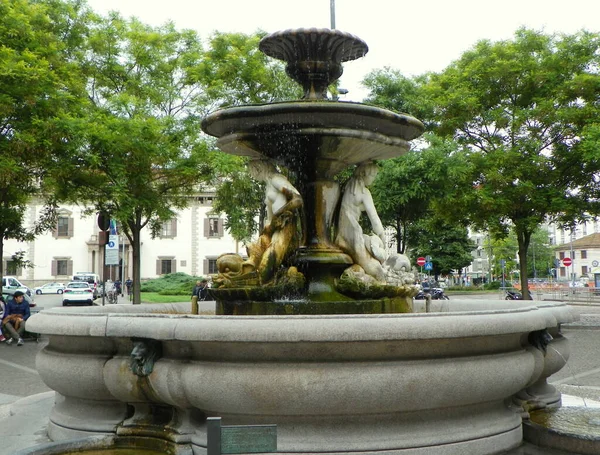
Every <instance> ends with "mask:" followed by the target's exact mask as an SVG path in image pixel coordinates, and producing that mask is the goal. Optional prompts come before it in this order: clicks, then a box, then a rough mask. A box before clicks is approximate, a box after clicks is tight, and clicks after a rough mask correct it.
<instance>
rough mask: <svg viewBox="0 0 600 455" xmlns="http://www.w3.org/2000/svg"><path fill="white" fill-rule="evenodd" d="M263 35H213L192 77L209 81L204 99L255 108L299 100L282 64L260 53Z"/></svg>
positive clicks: (296, 89)
mask: <svg viewBox="0 0 600 455" xmlns="http://www.w3.org/2000/svg"><path fill="white" fill-rule="evenodd" d="M265 35H266V34H265V33H264V32H262V31H258V32H256V33H254V34H252V35H247V34H243V33H220V32H215V33H214V34H213V35H212V36H211V38H210V41H209V48H208V50H207V51H206V53H205V54H204V57H203V59H202V62H201V63H200V64H199V65H198V66H197V67H196V68H195V70H193V73H194V74H195V75H196V76H197V77H198V78H199V79H202V80H207V81H210V85H209V86H208V87H207V95H208V96H209V97H210V99H211V100H214V101H215V102H216V103H218V104H219V105H221V106H232V105H240V104H257V103H268V102H274V101H283V100H286V99H297V98H299V97H300V96H301V94H302V91H301V89H300V86H299V85H297V84H296V83H294V82H293V81H292V80H291V79H290V78H289V77H287V76H286V74H285V70H284V66H283V63H282V62H280V61H279V60H274V59H271V58H269V57H267V56H266V55H265V54H263V53H262V52H260V51H259V49H258V43H259V42H260V40H261V38H262V37H263V36H265Z"/></svg>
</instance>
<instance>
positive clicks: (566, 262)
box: [563, 258, 573, 267]
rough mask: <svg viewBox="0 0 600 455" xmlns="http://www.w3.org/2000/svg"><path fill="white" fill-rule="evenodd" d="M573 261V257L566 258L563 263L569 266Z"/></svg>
mask: <svg viewBox="0 0 600 455" xmlns="http://www.w3.org/2000/svg"><path fill="white" fill-rule="evenodd" d="M572 263H573V261H572V260H571V258H564V259H563V265H564V266H565V267H569V266H570V265H571V264H572Z"/></svg>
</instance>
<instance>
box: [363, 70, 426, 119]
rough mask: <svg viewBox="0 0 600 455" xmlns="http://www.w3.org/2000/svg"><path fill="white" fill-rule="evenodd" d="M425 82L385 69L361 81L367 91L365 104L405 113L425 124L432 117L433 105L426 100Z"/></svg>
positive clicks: (419, 78)
mask: <svg viewBox="0 0 600 455" xmlns="http://www.w3.org/2000/svg"><path fill="white" fill-rule="evenodd" d="M425 81H426V78H425V77H417V78H408V77H406V76H403V75H402V73H400V72H399V71H397V70H393V69H391V68H387V67H386V68H384V69H383V70H374V71H372V72H370V73H369V74H368V75H367V76H366V77H365V78H364V79H363V81H362V83H363V85H364V86H365V87H367V88H368V89H369V95H368V96H367V98H366V99H365V103H369V104H375V105H377V106H380V107H383V108H385V109H389V110H391V111H395V112H401V113H406V114H409V115H412V116H413V117H416V118H418V119H419V120H421V121H423V120H424V121H425V122H427V121H429V120H430V119H431V118H432V116H433V105H432V104H431V102H430V101H428V99H427V98H426V95H427V94H426V92H425V91H424V89H423V84H424V82H425ZM426 125H427V123H426Z"/></svg>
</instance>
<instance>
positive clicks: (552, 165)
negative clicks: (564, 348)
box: [426, 29, 600, 298]
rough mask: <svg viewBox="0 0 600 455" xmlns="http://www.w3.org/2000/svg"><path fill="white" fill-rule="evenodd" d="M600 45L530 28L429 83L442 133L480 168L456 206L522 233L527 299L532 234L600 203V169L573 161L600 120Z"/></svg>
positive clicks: (484, 44)
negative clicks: (597, 193) (598, 191)
mask: <svg viewBox="0 0 600 455" xmlns="http://www.w3.org/2000/svg"><path fill="white" fill-rule="evenodd" d="M599 41H600V40H599V36H598V35H597V34H591V33H586V32H580V33H578V34H576V35H572V36H556V35H545V34H543V33H538V32H534V31H531V30H526V29H521V30H519V31H517V33H516V35H515V38H514V40H512V41H500V42H490V41H481V42H479V43H477V45H476V46H475V47H474V48H473V49H471V50H469V51H467V52H465V53H464V54H463V56H462V57H461V58H460V59H459V60H457V61H456V62H454V63H453V64H452V65H450V66H449V67H448V68H447V69H446V70H444V71H443V72H442V73H440V74H436V75H430V78H429V79H428V81H427V85H426V92H427V99H428V100H431V101H433V105H434V106H435V111H434V116H433V119H432V120H433V122H432V123H434V124H435V125H436V132H437V133H438V134H440V135H443V136H447V137H453V138H454V139H455V140H456V141H457V142H458V143H459V144H461V145H464V146H465V147H467V150H468V155H467V156H468V159H469V161H470V162H471V163H472V164H473V166H472V169H473V173H472V175H471V177H470V178H471V183H472V188H473V191H470V192H469V193H464V192H463V191H462V190H461V192H460V193H455V194H453V197H454V199H455V202H454V206H455V207H456V206H457V205H462V206H463V214H464V216H465V217H469V219H470V220H471V221H472V222H473V223H474V224H475V225H476V226H477V227H486V228H488V229H489V230H490V231H491V232H492V233H494V235H505V234H506V233H507V232H508V231H509V230H510V229H513V230H514V232H515V234H516V237H517V241H518V253H519V263H520V269H521V284H522V287H523V289H524V292H525V298H527V267H528V266H527V263H528V261H527V256H528V249H529V245H530V242H531V236H532V233H533V232H534V231H535V230H536V229H537V227H538V226H539V225H540V224H541V223H542V222H544V221H546V220H547V219H548V218H549V219H556V218H562V219H563V220H568V219H570V220H571V221H574V220H576V219H579V218H581V217H582V216H583V213H584V211H585V210H588V209H593V206H592V205H591V204H589V200H587V197H586V196H587V194H589V193H587V194H586V188H589V186H590V182H591V181H595V182H597V172H598V168H595V169H594V166H593V165H592V166H589V167H586V166H581V165H579V164H578V165H573V164H575V163H574V161H580V160H581V159H583V158H584V155H585V153H584V151H583V147H581V148H580V147H578V144H579V143H580V142H581V141H582V138H583V136H582V132H583V127H584V126H585V125H586V124H587V123H588V122H589V118H590V116H593V118H598V115H597V114H598V113H597V101H596V98H594V97H593V95H592V92H593V90H592V89H591V87H598V84H600V75H599V74H598V71H597V67H598V61H597V60H598V44H599ZM596 93H597V92H596ZM577 152H580V153H578V154H577V157H575V158H574V157H573V156H571V153H577ZM596 164H597V163H596ZM465 196H466V197H465Z"/></svg>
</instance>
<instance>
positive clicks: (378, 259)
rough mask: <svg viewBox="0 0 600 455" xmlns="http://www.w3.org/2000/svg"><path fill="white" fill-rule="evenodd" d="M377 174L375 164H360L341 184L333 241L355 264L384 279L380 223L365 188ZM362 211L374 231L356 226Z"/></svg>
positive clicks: (381, 227) (383, 239)
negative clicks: (335, 235)
mask: <svg viewBox="0 0 600 455" xmlns="http://www.w3.org/2000/svg"><path fill="white" fill-rule="evenodd" d="M376 176H377V165H376V164H375V163H373V162H366V163H363V164H361V165H360V166H359V167H358V168H356V170H355V171H354V175H353V176H352V177H351V178H350V180H349V181H348V183H346V187H345V188H344V195H343V196H342V203H341V207H340V216H339V219H338V225H337V229H338V231H337V237H336V243H337V244H338V245H339V246H340V248H342V250H344V251H345V252H346V253H348V254H349V255H350V256H351V257H352V259H353V260H354V263H355V264H358V265H359V266H361V267H362V268H363V269H364V271H365V273H366V274H367V275H370V276H372V277H373V278H375V279H376V280H377V281H381V282H385V278H386V272H385V270H384V268H383V265H382V263H383V261H385V259H386V254H385V248H384V245H385V236H384V230H383V225H382V224H381V220H380V219H379V215H378V214H377V211H376V210H375V204H373V197H372V196H371V192H370V191H369V189H368V188H367V187H368V186H369V185H370V184H372V183H373V181H374V180H375V177H376ZM362 212H366V214H367V216H368V217H369V221H370V222H371V227H372V229H373V232H374V233H375V235H366V234H364V233H363V230H362V228H361V227H360V224H359V220H360V216H361V214H362Z"/></svg>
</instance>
